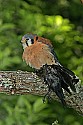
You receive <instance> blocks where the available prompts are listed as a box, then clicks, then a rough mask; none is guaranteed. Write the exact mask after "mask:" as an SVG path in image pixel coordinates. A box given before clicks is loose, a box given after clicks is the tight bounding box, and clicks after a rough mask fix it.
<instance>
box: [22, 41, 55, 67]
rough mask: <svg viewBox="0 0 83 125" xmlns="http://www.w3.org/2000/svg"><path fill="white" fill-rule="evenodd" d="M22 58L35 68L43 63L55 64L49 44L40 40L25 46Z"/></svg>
mask: <svg viewBox="0 0 83 125" xmlns="http://www.w3.org/2000/svg"><path fill="white" fill-rule="evenodd" d="M23 60H25V61H26V63H27V64H28V65H30V66H31V67H33V68H35V69H40V68H41V67H42V66H43V65H45V64H47V65H52V64H55V60H54V55H53V54H52V53H51V49H50V48H49V46H48V45H46V44H42V43H40V42H39V43H35V44H33V45H31V46H29V47H26V48H25V50H24V53H23Z"/></svg>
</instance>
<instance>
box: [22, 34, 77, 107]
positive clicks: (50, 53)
mask: <svg viewBox="0 0 83 125" xmlns="http://www.w3.org/2000/svg"><path fill="white" fill-rule="evenodd" d="M21 42H22V45H23V49H24V52H23V56H22V58H23V60H25V61H26V63H27V65H29V66H30V67H32V68H34V69H35V71H36V74H37V75H38V76H40V77H41V78H43V80H44V83H45V84H47V85H48V93H46V95H45V97H46V96H50V92H55V93H56V95H57V96H58V97H59V99H60V100H61V102H62V104H63V105H65V104H66V103H65V97H64V93H63V89H64V90H65V91H67V92H68V93H69V94H71V92H70V89H69V87H70V88H71V90H72V91H74V92H75V91H76V89H75V84H77V83H78V82H79V78H78V77H77V76H76V75H75V74H74V73H73V72H72V71H71V70H69V69H67V68H65V67H64V66H63V65H61V64H60V62H59V60H58V59H57V56H56V53H55V52H54V48H53V46H52V43H51V41H50V40H49V39H46V38H43V37H40V36H37V35H35V34H25V35H24V36H23V37H22V40H21Z"/></svg>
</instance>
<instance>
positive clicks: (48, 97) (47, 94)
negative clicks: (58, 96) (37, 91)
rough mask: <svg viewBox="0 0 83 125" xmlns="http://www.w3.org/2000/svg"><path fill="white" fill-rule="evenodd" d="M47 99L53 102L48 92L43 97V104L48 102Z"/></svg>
mask: <svg viewBox="0 0 83 125" xmlns="http://www.w3.org/2000/svg"><path fill="white" fill-rule="evenodd" d="M46 98H47V99H48V101H51V100H52V98H51V97H50V92H49V91H48V92H47V93H46V94H45V96H44V97H43V99H42V100H43V103H45V102H46Z"/></svg>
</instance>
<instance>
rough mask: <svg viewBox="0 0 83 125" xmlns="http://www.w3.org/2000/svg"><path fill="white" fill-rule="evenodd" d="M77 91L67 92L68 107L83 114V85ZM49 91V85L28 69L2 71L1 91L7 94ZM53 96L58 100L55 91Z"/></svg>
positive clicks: (78, 86) (44, 92)
mask: <svg viewBox="0 0 83 125" xmlns="http://www.w3.org/2000/svg"><path fill="white" fill-rule="evenodd" d="M76 90H77V92H76V93H72V95H71V96H70V95H69V94H68V93H66V92H64V94H65V101H66V103H67V106H68V107H71V108H73V109H75V110H76V111H77V112H78V113H79V114H81V115H82V116H83V86H82V85H80V83H78V84H77V85H76ZM47 91H48V86H47V85H45V84H44V83H43V81H42V80H41V79H40V78H39V77H38V76H37V75H36V74H35V73H33V72H27V71H0V93H5V94H9V95H10V94H15V95H16V94H19V95H23V94H33V95H39V96H44V95H45V94H46V93H47ZM51 97H52V98H53V99H55V100H57V101H59V100H58V97H57V96H56V95H55V93H52V94H51Z"/></svg>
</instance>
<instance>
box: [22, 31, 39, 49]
mask: <svg viewBox="0 0 83 125" xmlns="http://www.w3.org/2000/svg"><path fill="white" fill-rule="evenodd" d="M36 36H37V35H36V34H28V33H27V34H25V35H24V36H23V37H22V40H21V43H22V45H23V49H25V48H26V47H27V46H31V45H32V44H34V38H35V37H36Z"/></svg>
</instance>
